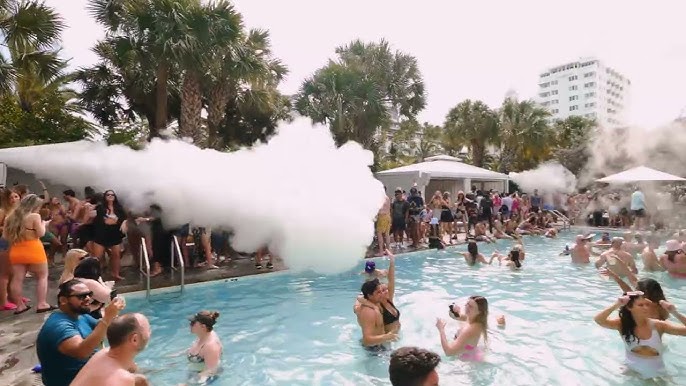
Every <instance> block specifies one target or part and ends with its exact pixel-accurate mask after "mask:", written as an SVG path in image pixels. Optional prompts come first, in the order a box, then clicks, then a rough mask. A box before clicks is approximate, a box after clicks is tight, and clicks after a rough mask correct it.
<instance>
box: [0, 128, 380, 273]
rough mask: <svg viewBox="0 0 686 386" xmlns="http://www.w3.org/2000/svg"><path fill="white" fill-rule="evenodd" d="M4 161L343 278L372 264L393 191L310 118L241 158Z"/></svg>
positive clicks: (160, 146) (151, 153) (368, 159)
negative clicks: (379, 219)
mask: <svg viewBox="0 0 686 386" xmlns="http://www.w3.org/2000/svg"><path fill="white" fill-rule="evenodd" d="M0 160H1V161H3V162H5V163H6V164H8V165H9V166H12V167H16V168H19V169H22V170H24V171H27V172H30V173H34V174H36V176H37V177H38V178H45V179H49V180H51V181H54V182H59V183H63V184H65V185H68V186H71V187H73V188H74V189H75V190H76V189H82V188H83V187H85V186H89V185H90V186H94V187H96V188H98V190H100V191H103V190H105V189H113V190H115V191H116V192H117V194H118V196H119V197H120V198H121V199H122V200H123V201H125V203H126V204H127V205H128V206H132V207H136V208H146V207H147V206H148V205H150V204H152V203H156V204H158V205H160V206H161V207H162V208H163V212H164V218H163V219H164V220H165V222H166V224H173V225H179V224H183V223H186V222H189V221H190V222H191V223H193V224H198V225H202V226H211V227H217V228H219V227H222V228H225V229H231V230H233V232H234V237H233V239H232V245H233V247H234V248H235V249H237V250H241V251H254V250H256V249H257V248H258V247H260V246H261V245H264V244H269V246H270V249H272V250H273V251H275V252H276V253H277V254H278V255H280V256H282V257H283V258H284V260H285V261H286V264H287V265H288V266H289V267H290V268H291V269H294V270H303V269H312V270H315V271H317V272H321V273H334V272H342V271H345V270H347V269H350V268H352V267H353V266H354V265H355V264H357V263H358V262H359V259H360V258H361V257H362V256H364V253H365V251H366V247H367V245H368V244H369V243H370V242H371V240H372V237H373V229H374V228H373V220H374V216H375V215H376V212H377V211H378V209H379V207H380V206H381V204H382V203H383V199H384V191H383V186H382V184H381V183H380V182H379V181H377V180H376V179H375V178H374V177H373V175H372V173H371V171H370V169H369V165H371V164H372V162H373V154H372V153H371V152H370V151H367V150H364V149H363V148H362V147H361V146H360V145H359V144H357V143H347V144H345V145H343V146H341V147H340V148H338V147H336V145H335V143H334V141H333V139H332V137H331V133H330V132H329V130H328V129H327V128H325V127H322V126H312V125H311V124H310V123H309V121H307V120H305V119H299V120H296V121H295V122H294V123H292V124H289V125H282V126H280V127H279V130H278V134H277V135H276V136H274V137H273V138H272V139H271V140H270V141H269V143H267V144H264V145H258V146H256V147H254V148H253V149H246V150H240V151H236V152H233V153H221V152H217V151H214V150H201V149H199V148H197V147H195V146H193V145H191V144H188V143H185V142H183V141H178V140H170V141H164V140H154V141H152V142H151V143H150V144H149V145H148V146H147V148H146V149H145V150H142V151H133V150H131V149H129V148H127V147H124V146H109V147H108V146H106V145H104V144H102V143H76V144H67V145H63V146H57V147H52V148H51V147H47V148H46V147H35V148H26V149H5V150H0Z"/></svg>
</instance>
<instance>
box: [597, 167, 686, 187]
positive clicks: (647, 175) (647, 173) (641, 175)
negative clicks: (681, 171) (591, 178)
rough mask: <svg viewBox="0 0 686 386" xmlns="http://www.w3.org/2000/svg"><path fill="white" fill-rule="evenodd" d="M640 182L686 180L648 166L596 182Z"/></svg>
mask: <svg viewBox="0 0 686 386" xmlns="http://www.w3.org/2000/svg"><path fill="white" fill-rule="evenodd" d="M640 181H656V182H657V181H664V182H668V181H686V178H681V177H679V176H675V175H672V174H669V173H665V172H661V171H659V170H655V169H651V168H649V167H646V166H638V167H635V168H632V169H629V170H625V171H623V172H621V173H617V174H613V175H611V176H607V177H604V178H601V179H599V180H596V182H604V183H607V184H624V183H631V182H640Z"/></svg>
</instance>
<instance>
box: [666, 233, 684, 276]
mask: <svg viewBox="0 0 686 386" xmlns="http://www.w3.org/2000/svg"><path fill="white" fill-rule="evenodd" d="M665 244H666V247H665V253H663V254H662V256H660V263H661V264H662V266H663V267H665V269H666V270H667V272H669V273H670V274H671V275H672V276H677V277H686V254H684V249H683V245H682V244H681V243H680V242H679V240H669V241H667V242H666V243H665Z"/></svg>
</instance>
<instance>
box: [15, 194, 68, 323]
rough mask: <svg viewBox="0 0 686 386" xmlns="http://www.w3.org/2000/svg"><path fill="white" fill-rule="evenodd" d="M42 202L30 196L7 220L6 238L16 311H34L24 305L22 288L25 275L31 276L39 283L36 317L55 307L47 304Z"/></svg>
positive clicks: (25, 198)
mask: <svg viewBox="0 0 686 386" xmlns="http://www.w3.org/2000/svg"><path fill="white" fill-rule="evenodd" d="M42 205H43V200H41V199H40V198H39V197H38V196H36V195H35V194H27V195H26V196H25V197H24V198H23V199H22V200H21V201H20V202H19V206H18V207H17V208H16V209H15V210H14V211H12V213H11V214H10V215H9V217H7V219H6V220H5V227H4V229H3V232H4V235H3V237H4V238H5V239H6V240H7V241H8V242H9V244H10V253H9V260H10V263H11V264H12V281H11V283H10V287H11V289H12V295H13V296H14V299H12V300H13V301H14V303H15V304H16V306H17V308H16V310H15V311H14V313H15V314H21V313H23V312H26V311H27V310H29V309H30V308H31V306H29V305H27V304H26V303H25V302H24V299H23V297H22V296H21V295H22V287H23V284H24V278H25V277H26V272H31V273H33V274H34V276H35V277H36V280H37V281H38V283H37V285H36V298H37V299H36V304H37V307H38V308H37V309H36V312H37V313H41V312H46V311H52V310H54V309H55V308H56V307H54V306H51V305H50V304H48V301H47V296H48V256H47V255H46V254H45V248H44V247H43V243H41V241H40V238H41V237H43V235H45V228H46V222H45V221H43V219H42V218H41V216H40V214H38V212H39V211H40V208H41V206H42Z"/></svg>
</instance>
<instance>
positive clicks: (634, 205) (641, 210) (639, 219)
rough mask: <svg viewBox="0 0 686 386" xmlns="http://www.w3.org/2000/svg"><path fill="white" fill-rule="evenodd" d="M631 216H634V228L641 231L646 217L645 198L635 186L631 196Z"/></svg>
mask: <svg viewBox="0 0 686 386" xmlns="http://www.w3.org/2000/svg"><path fill="white" fill-rule="evenodd" d="M630 209H631V214H632V215H633V216H634V219H635V220H634V221H635V222H634V227H636V229H643V227H644V226H645V224H644V221H645V216H646V198H645V196H644V195H643V192H641V188H639V187H638V186H636V187H635V188H634V192H633V193H632V194H631V208H630Z"/></svg>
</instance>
